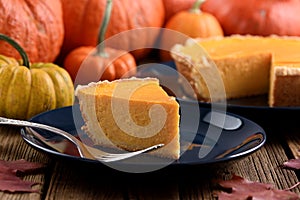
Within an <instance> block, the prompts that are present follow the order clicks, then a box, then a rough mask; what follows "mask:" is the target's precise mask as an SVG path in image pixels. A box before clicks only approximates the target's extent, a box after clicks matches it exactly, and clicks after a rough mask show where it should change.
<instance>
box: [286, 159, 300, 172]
mask: <svg viewBox="0 0 300 200" xmlns="http://www.w3.org/2000/svg"><path fill="white" fill-rule="evenodd" d="M282 166H283V167H284V168H289V169H297V170H298V169H300V159H290V160H288V161H286V162H284V163H283V164H282Z"/></svg>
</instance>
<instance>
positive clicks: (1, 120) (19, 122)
mask: <svg viewBox="0 0 300 200" xmlns="http://www.w3.org/2000/svg"><path fill="white" fill-rule="evenodd" d="M0 124H5V125H14V126H22V127H32V128H39V129H44V130H47V131H51V132H54V133H56V134H58V135H60V136H62V137H64V138H66V139H68V140H69V141H70V142H72V143H73V144H74V145H75V146H76V147H77V149H78V151H79V154H80V156H81V157H83V158H84V157H86V154H85V153H83V152H82V149H81V148H85V147H82V145H81V142H80V141H79V140H78V139H77V138H76V137H74V136H73V135H71V134H69V133H68V132H66V131H63V130H61V129H58V128H55V127H52V126H48V125H45V124H39V123H35V122H29V121H25V120H17V119H9V118H5V117H0Z"/></svg>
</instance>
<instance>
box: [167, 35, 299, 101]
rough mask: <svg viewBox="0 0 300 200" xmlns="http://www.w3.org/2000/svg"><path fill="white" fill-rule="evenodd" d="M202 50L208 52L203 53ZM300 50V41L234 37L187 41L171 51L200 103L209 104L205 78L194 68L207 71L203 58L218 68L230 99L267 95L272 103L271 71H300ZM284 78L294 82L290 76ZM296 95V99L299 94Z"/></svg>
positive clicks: (293, 38)
mask: <svg viewBox="0 0 300 200" xmlns="http://www.w3.org/2000/svg"><path fill="white" fill-rule="evenodd" d="M199 46H200V47H202V48H203V49H204V50H202V51H201V50H200V51H199ZM197 49H198V50H197ZM299 50H300V38H299V37H279V36H269V37H260V36H250V35H247V36H241V35H234V36H230V37H222V38H221V37H220V38H210V39H199V40H196V42H195V40H194V42H191V41H187V43H186V44H185V45H175V46H174V47H173V49H172V50H171V54H172V57H173V58H174V60H175V63H176V67H177V70H178V71H179V72H180V73H182V75H184V77H185V78H187V79H188V80H189V81H190V83H191V85H192V87H193V88H194V90H195V93H196V94H197V97H198V99H199V100H201V101H208V102H209V101H211V98H210V94H209V93H208V90H207V89H206V88H207V87H208V86H207V84H206V82H204V81H203V77H202V74H200V73H199V71H197V70H193V68H194V66H198V67H199V70H200V72H201V70H202V68H205V66H204V65H203V63H202V61H201V57H202V56H203V55H208V56H209V58H211V59H212V60H213V61H214V63H215V64H216V67H217V68H218V71H219V73H220V76H221V78H222V81H223V84H224V88H225V92H226V98H227V99H232V98H240V97H247V96H254V95H260V94H266V93H269V99H273V97H272V94H275V93H273V92H272V90H274V88H273V86H274V85H273V83H272V81H273V80H274V79H273V78H270V76H271V74H272V72H273V70H271V69H273V68H274V69H276V68H277V66H281V65H282V64H283V63H284V64H285V67H286V68H290V67H292V68H298V69H299V65H300V56H299ZM289 63H290V64H289ZM291 63H293V64H291ZM278 70H279V69H276V70H275V71H278ZM280 71H281V70H280ZM288 71H291V70H288ZM292 71H294V73H298V75H299V71H298V70H295V69H294V70H292ZM281 77H283V78H286V79H290V78H288V77H287V76H281ZM293 77H294V79H297V78H296V77H298V78H299V76H295V75H294V76H293ZM209 78H210V79H211V80H213V79H215V77H209ZM294 82H295V80H294ZM296 82H297V81H296ZM278 83H279V82H278ZM208 84H209V83H208ZM275 86H276V87H277V86H278V84H275ZM295 87H297V86H295ZM291 92H292V91H291ZM293 95H294V96H295V94H293ZM293 95H292V94H291V95H290V96H293ZM281 96H284V95H283V94H282V95H281ZM276 98H278V97H276ZM282 98H284V97H282ZM298 99H299V96H298ZM217 100H223V99H217ZM293 101H294V103H292V104H291V105H290V106H292V105H300V104H299V103H297V101H296V100H293ZM269 102H270V106H284V105H287V104H284V105H283V104H282V105H281V104H280V103H279V104H273V103H271V102H272V100H269ZM295 103H296V104H295Z"/></svg>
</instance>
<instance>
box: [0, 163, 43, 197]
mask: <svg viewBox="0 0 300 200" xmlns="http://www.w3.org/2000/svg"><path fill="white" fill-rule="evenodd" d="M43 167H44V165H43V164H41V163H33V162H28V161H26V160H24V159H21V160H16V161H4V160H0V191H9V192H39V191H38V190H34V189H32V186H33V185H35V184H37V183H35V182H32V181H24V180H22V179H21V178H20V177H18V175H19V173H18V172H22V173H23V174H25V173H29V172H34V171H36V170H38V169H41V168H43Z"/></svg>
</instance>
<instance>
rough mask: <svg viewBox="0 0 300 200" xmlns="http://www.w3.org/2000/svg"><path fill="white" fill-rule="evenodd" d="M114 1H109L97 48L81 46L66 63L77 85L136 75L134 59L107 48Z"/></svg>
mask: <svg viewBox="0 0 300 200" xmlns="http://www.w3.org/2000/svg"><path fill="white" fill-rule="evenodd" d="M111 8H112V0H107V4H106V10H105V13H104V18H103V22H102V25H101V27H100V31H99V34H98V43H99V45H98V46H97V48H94V47H93V46H81V47H78V48H75V49H74V50H72V51H71V52H70V53H69V54H68V55H67V57H66V59H65V61H64V67H65V69H66V70H67V71H68V72H69V74H70V75H71V77H72V79H73V81H74V83H75V85H77V84H88V83H90V82H97V81H99V80H109V81H112V80H115V79H118V78H123V77H129V76H132V75H134V74H135V73H136V62H135V59H134V57H133V56H132V55H131V54H130V53H127V52H126V51H124V50H117V49H113V48H109V47H105V41H104V40H105V33H106V31H107V26H108V22H109V20H110V16H111Z"/></svg>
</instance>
